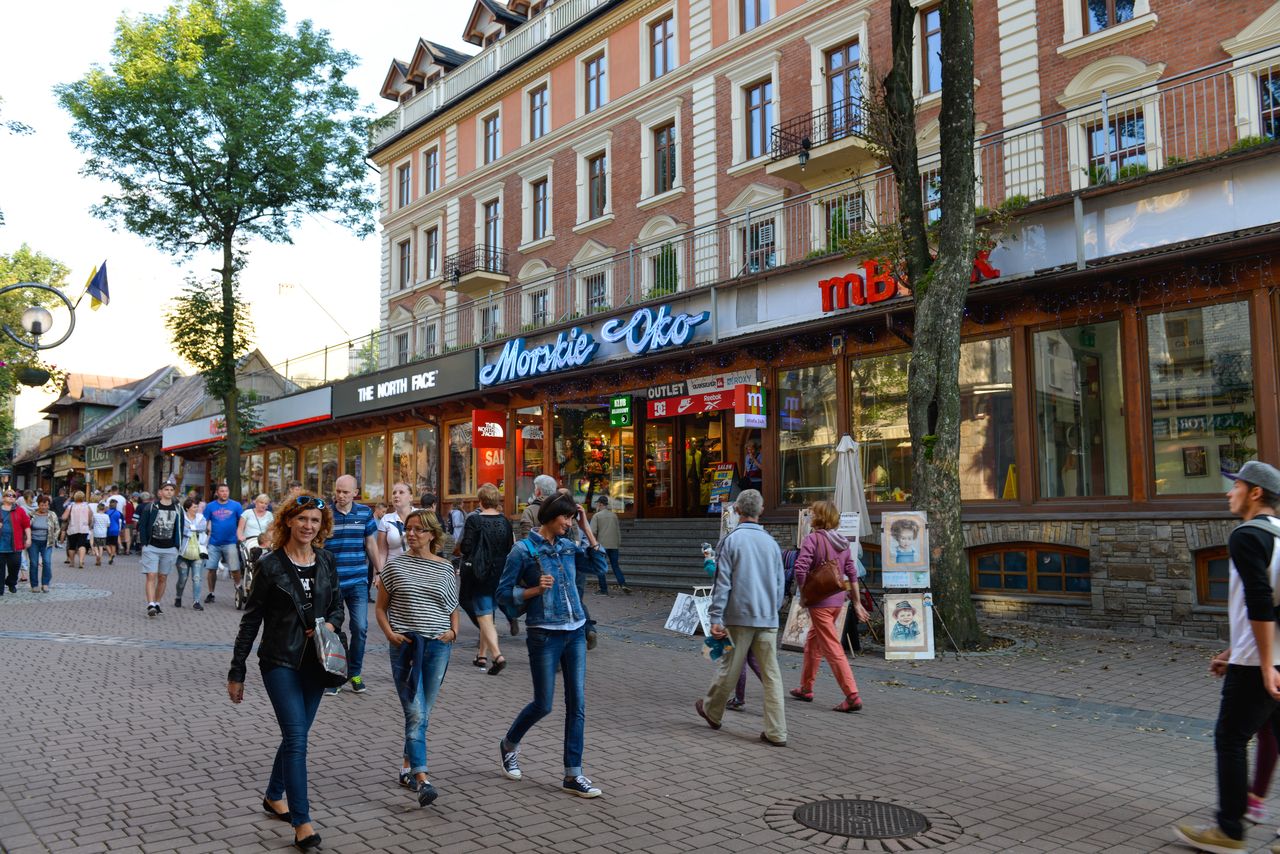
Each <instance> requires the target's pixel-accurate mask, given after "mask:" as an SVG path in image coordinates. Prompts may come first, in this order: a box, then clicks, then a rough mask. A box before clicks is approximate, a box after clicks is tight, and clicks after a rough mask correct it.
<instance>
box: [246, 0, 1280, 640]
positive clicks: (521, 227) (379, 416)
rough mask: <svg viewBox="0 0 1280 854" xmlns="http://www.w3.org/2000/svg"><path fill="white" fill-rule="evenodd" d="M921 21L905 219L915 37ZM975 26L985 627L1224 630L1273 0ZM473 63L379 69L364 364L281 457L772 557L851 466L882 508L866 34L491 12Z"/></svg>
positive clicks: (964, 373)
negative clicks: (689, 534)
mask: <svg viewBox="0 0 1280 854" xmlns="http://www.w3.org/2000/svg"><path fill="white" fill-rule="evenodd" d="M918 5H919V7H920V8H919V12H918V16H917V38H916V41H917V47H918V52H917V62H916V74H915V79H914V86H915V90H916V95H917V98H918V110H919V128H918V142H919V146H920V154H921V166H922V172H923V180H922V186H921V189H920V191H921V194H922V198H923V200H924V202H925V205H926V208H927V209H929V210H930V211H931V212H932V211H935V210H936V208H937V202H938V176H937V162H938V149H939V144H940V142H939V131H938V122H937V114H938V108H939V101H940V97H941V80H940V76H939V75H940V64H939V63H938V58H937V55H936V51H937V46H938V44H939V27H940V20H939V17H938V14H937V10H936V7H934V6H931V5H930V4H929V3H927V2H921V3H919V4H918ZM974 17H975V26H976V44H977V51H976V63H975V80H974V87H975V100H976V107H977V121H978V125H977V126H978V136H979V138H978V140H977V143H976V146H975V152H974V156H975V163H976V166H977V173H978V178H979V181H978V185H977V187H976V188H975V192H976V193H977V203H978V204H979V206H980V211H982V210H983V209H985V210H995V209H998V208H1004V209H1005V210H1009V211H1013V212H1014V217H1013V224H1012V226H1011V227H1010V228H1009V229H1008V231H1007V232H1006V233H1005V234H1003V235H1002V236H1001V239H1000V240H999V241H998V242H997V244H996V245H995V246H994V248H993V249H992V250H991V251H990V253H989V254H983V255H981V256H980V257H979V258H978V259H976V261H975V272H974V281H975V284H974V285H973V288H972V292H971V295H970V299H969V302H968V306H967V313H966V320H965V323H964V327H963V335H964V343H963V344H962V350H961V397H962V406H963V413H964V418H963V424H962V428H961V438H962V458H961V473H960V474H961V482H962V493H963V498H964V501H965V507H964V519H965V526H966V538H967V541H968V545H969V560H970V565H971V571H972V581H973V586H974V589H975V596H976V598H977V599H978V601H979V602H980V604H981V607H982V608H984V609H985V610H988V611H990V612H993V613H1000V614H1006V615H1015V616H1025V617H1030V618H1034V619H1040V620H1057V621H1062V622H1065V623H1070V624H1074V625H1094V626H1100V627H1132V628H1139V629H1140V628H1145V629H1149V630H1156V631H1159V632H1162V633H1167V634H1194V635H1210V634H1214V633H1216V632H1217V630H1218V626H1219V624H1220V623H1221V622H1222V621H1221V612H1222V607H1223V605H1224V603H1225V595H1226V593H1225V589H1226V562H1225V549H1224V544H1225V542H1226V536H1227V533H1228V531H1229V530H1230V527H1231V524H1232V523H1231V521H1230V519H1229V518H1228V516H1227V514H1226V513H1225V508H1224V502H1223V500H1222V496H1221V493H1222V491H1223V489H1224V479H1223V478H1222V477H1221V472H1222V471H1223V470H1228V471H1229V470H1231V469H1233V468H1235V467H1238V466H1239V465H1240V464H1241V463H1242V462H1243V460H1245V459H1248V458H1252V457H1255V456H1256V457H1259V458H1262V459H1267V460H1272V461H1274V460H1277V459H1280V420H1278V418H1277V410H1276V407H1275V406H1274V402H1275V400H1276V399H1277V396H1278V395H1280V366H1278V364H1277V358H1276V347H1275V340H1276V329H1277V326H1276V324H1277V322H1278V321H1280V318H1278V317H1277V311H1278V308H1280V307H1278V306H1277V305H1276V302H1275V294H1274V289H1275V282H1274V276H1273V272H1272V261H1271V258H1272V254H1273V253H1274V252H1275V251H1276V248H1277V245H1278V240H1277V231H1278V230H1280V225H1278V223H1277V219H1278V218H1277V216H1276V213H1275V206H1274V203H1273V199H1274V198H1275V194H1276V193H1277V192H1278V191H1280V169H1277V162H1278V161H1277V159H1276V153H1277V147H1276V145H1275V144H1274V141H1275V139H1276V138H1277V136H1278V135H1280V75H1278V74H1277V73H1276V69H1280V3H1272V2H1264V0H1240V2H1232V3H1225V2H1224V3H1216V2H1209V3H1205V2H1187V1H1186V0H1135V2H1134V3H1133V4H1118V3H1095V2H1089V1H1088V0H1084V2H1082V0H1052V1H1051V2H1041V3H1035V2H1032V0H980V2H978V3H975V10H974ZM466 35H467V38H468V40H470V41H472V42H473V43H474V44H476V45H477V47H479V48H480V51H479V53H477V54H475V55H473V56H470V57H464V56H461V55H459V54H457V53H456V52H454V51H449V50H447V49H444V48H441V47H440V46H438V45H435V44H434V43H432V42H430V41H427V40H425V39H423V40H420V41H419V42H418V44H417V46H416V48H415V50H414V52H413V54H412V59H411V60H409V61H405V62H401V61H397V62H395V63H393V65H392V68H391V70H390V72H389V73H388V77H387V80H386V84H385V86H384V92H383V94H384V95H386V96H387V97H388V98H391V99H393V100H395V101H396V107H395V109H394V110H393V112H391V113H390V114H388V115H387V116H386V117H385V118H384V119H383V120H382V121H381V122H379V123H378V125H377V126H376V127H375V129H374V132H373V136H372V140H371V150H370V158H371V159H372V160H373V162H375V163H376V164H377V167H378V170H379V173H380V176H381V185H380V191H381V195H382V204H383V209H382V218H381V225H382V234H383V253H382V282H381V306H382V330H381V331H380V333H379V334H378V336H377V337H376V340H375V341H373V342H368V343H369V346H368V349H367V350H366V351H364V352H368V353H370V354H373V356H374V359H373V361H374V363H375V364H373V365H369V366H368V367H375V366H376V367H377V368H379V369H380V370H378V371H376V372H373V373H370V374H368V375H364V376H354V377H350V378H347V379H343V380H341V381H339V382H336V383H332V384H326V385H325V387H326V388H329V389H330V393H331V409H330V413H329V418H328V419H327V420H324V421H323V422H321V423H319V424H318V425H317V424H311V425H309V426H304V427H302V428H299V429H294V430H291V432H290V433H289V441H288V444H289V446H290V447H292V448H294V449H295V451H296V455H297V456H296V459H297V466H298V471H299V474H300V476H301V477H302V478H303V480H304V483H305V484H306V485H307V486H308V487H309V488H313V489H321V490H324V491H327V490H328V489H329V488H330V486H331V484H332V479H333V478H334V477H336V476H337V474H339V473H341V472H349V473H352V474H356V475H357V476H358V478H359V479H360V480H361V482H362V488H363V490H364V494H365V497H366V498H367V499H370V500H380V499H382V498H383V497H384V496H385V495H386V493H387V492H388V491H389V484H390V483H393V482H395V481H398V480H404V481H407V482H409V483H410V484H411V485H414V486H415V488H417V489H418V490H420V491H431V492H434V493H437V494H439V495H441V496H443V497H444V498H445V499H446V500H455V499H456V500H462V501H464V502H466V501H470V500H471V499H472V497H473V496H474V494H475V491H476V488H477V487H478V485H479V484H481V483H483V482H486V481H492V482H495V483H498V484H500V485H501V486H502V488H503V491H504V495H505V499H506V503H507V510H508V511H509V512H512V513H515V512H518V511H519V510H520V509H521V508H522V507H523V505H524V502H526V501H527V500H528V497H529V492H530V485H531V481H532V478H533V477H534V476H535V475H537V474H540V473H544V472H545V473H549V474H552V475H555V476H556V477H558V478H559V479H560V480H561V482H563V483H564V484H565V485H567V486H570V487H571V488H572V489H573V490H574V492H575V494H577V496H578V497H579V498H580V499H581V500H586V501H589V500H591V499H593V498H594V497H595V496H598V495H606V496H608V497H609V498H610V500H611V501H612V503H613V504H614V506H615V507H616V509H618V510H619V511H620V513H622V514H623V515H624V516H627V517H631V518H633V519H635V520H636V524H641V523H647V524H661V523H662V522H661V520H664V519H670V518H673V517H696V516H704V515H706V514H707V512H708V508H709V506H710V505H712V504H713V503H714V501H713V499H714V498H715V496H716V495H717V494H718V493H717V484H721V485H723V484H724V483H726V482H727V483H730V484H732V485H734V486H738V487H740V486H745V485H752V486H758V487H759V488H761V489H762V491H763V493H764V495H765V498H766V503H767V508H766V516H767V518H768V519H769V520H770V522H771V523H776V524H777V525H779V526H780V527H779V528H777V530H778V531H779V535H780V537H783V538H785V537H786V536H787V534H786V533H785V531H786V529H785V528H784V527H782V526H783V525H785V524H787V523H792V524H793V523H794V520H795V518H796V515H795V514H796V512H797V510H798V509H799V508H800V507H802V506H804V505H805V504H806V502H809V501H811V500H813V499H815V498H819V497H824V496H827V495H830V493H831V491H832V488H833V480H834V464H833V460H834V448H835V445H836V443H837V441H838V440H839V438H840V436H841V435H842V434H844V433H849V434H850V435H852V436H853V437H854V438H855V439H857V440H858V441H859V442H860V443H862V446H863V448H862V458H863V465H864V470H863V475H864V480H865V484H866V490H867V498H868V502H869V505H870V507H871V512H872V515H873V517H878V515H879V513H880V512H882V511H885V510H891V509H898V508H902V507H904V506H906V505H907V504H908V503H909V501H910V498H911V495H910V488H911V485H910V453H911V449H910V441H909V436H908V431H907V426H906V373H907V365H908V360H909V351H910V347H909V342H910V340H911V326H912V310H911V298H910V292H909V288H908V287H907V286H905V284H904V283H902V282H900V281H898V280H897V279H895V278H894V277H893V276H891V275H889V274H888V272H887V271H886V269H885V267H884V265H883V264H882V263H880V262H879V261H878V260H877V259H872V258H859V257H850V256H849V254H848V252H847V247H848V238H849V237H850V235H851V234H853V233H855V232H857V231H859V230H862V229H865V228H867V227H868V226H869V225H871V224H873V223H877V222H888V221H892V220H893V218H894V217H895V216H896V213H897V201H896V199H897V192H896V188H895V186H894V184H893V179H892V175H891V174H890V172H889V171H888V170H887V169H886V168H885V167H884V166H883V165H882V163H881V162H880V161H879V160H878V159H877V158H876V157H875V153H874V146H873V145H872V144H871V143H870V142H869V141H868V140H867V139H866V138H865V133H866V127H867V124H866V121H867V119H866V112H865V105H864V104H863V100H862V97H861V94H862V92H863V91H864V90H865V89H866V87H867V84H866V82H865V81H866V80H867V79H868V76H869V75H871V74H874V73H877V72H878V73H881V74H882V73H883V72H884V70H885V69H887V67H888V65H889V62H890V56H889V19H888V4H887V3H885V2H883V0H875V2H848V0H840V2H831V0H675V2H669V1H668V2H662V1H661V0H557V2H553V3H533V4H528V3H525V4H520V3H514V2H513V3H510V4H508V5H507V6H501V5H500V4H497V3H496V2H491V0H481V2H478V3H477V5H476V7H475V11H474V13H473V15H472V17H471V19H470V20H469V22H468V29H467V34H466ZM932 215H934V214H933V213H931V216H932ZM299 364H303V362H299ZM267 441H268V442H270V438H269V437H268V438H267ZM653 520H656V521H653ZM868 546H869V549H868V551H869V554H870V556H871V557H872V558H873V560H874V558H875V556H876V543H875V540H874V538H873V540H872V542H870V543H868Z"/></svg>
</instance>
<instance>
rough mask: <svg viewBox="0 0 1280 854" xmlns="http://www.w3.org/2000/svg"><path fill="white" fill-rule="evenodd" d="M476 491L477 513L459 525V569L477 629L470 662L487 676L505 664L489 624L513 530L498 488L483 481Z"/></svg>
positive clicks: (495, 635)
mask: <svg viewBox="0 0 1280 854" xmlns="http://www.w3.org/2000/svg"><path fill="white" fill-rule="evenodd" d="M476 494H477V497H478V498H479V499H480V512H479V513H472V514H471V515H469V516H467V518H466V521H465V522H463V524H462V541H461V544H460V548H461V551H462V572H463V574H464V575H465V576H467V577H466V578H465V579H464V581H465V582H466V583H465V584H464V585H463V586H464V588H465V589H466V590H467V592H468V593H469V594H470V596H471V611H470V613H471V615H472V616H473V617H474V619H475V623H476V627H477V628H478V629H480V643H479V645H478V646H477V648H476V657H475V660H474V661H472V664H474V665H475V666H476V667H479V668H480V669H481V670H486V669H487V670H488V672H489V675H490V676H497V675H498V674H499V673H501V672H502V668H504V667H506V666H507V659H506V657H505V656H503V654H502V649H501V648H500V647H499V646H498V630H497V629H496V628H494V625H493V613H494V610H495V609H496V602H495V596H496V595H497V591H498V579H499V578H501V577H502V568H503V566H504V565H505V563H506V560H507V554H508V553H509V552H510V551H511V546H512V544H513V543H514V542H515V533H514V532H513V531H512V528H511V520H509V519H508V518H507V516H506V514H505V513H503V512H502V494H501V493H499V492H498V487H496V486H494V485H493V484H492V483H486V484H484V485H483V486H481V487H480V489H479V491H478V492H477V493H476ZM491 659H492V662H493V663H492V664H490V663H489V661H490V660H491Z"/></svg>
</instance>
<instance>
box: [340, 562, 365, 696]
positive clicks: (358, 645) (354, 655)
mask: <svg viewBox="0 0 1280 854" xmlns="http://www.w3.org/2000/svg"><path fill="white" fill-rule="evenodd" d="M342 601H343V602H345V603H346V606H347V617H348V619H349V622H348V625H349V626H350V628H351V643H350V644H349V645H348V646H347V673H348V675H350V676H351V678H352V679H354V678H355V677H357V676H359V675H360V673H361V672H362V671H361V669H360V668H361V665H363V664H364V642H365V636H366V635H368V634H369V583H368V582H366V581H364V580H363V579H361V580H360V581H357V582H355V583H354V584H344V585H342Z"/></svg>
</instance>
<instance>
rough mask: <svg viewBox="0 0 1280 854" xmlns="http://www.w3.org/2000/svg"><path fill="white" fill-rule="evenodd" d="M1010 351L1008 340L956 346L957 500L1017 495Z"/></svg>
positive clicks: (1011, 349)
mask: <svg viewBox="0 0 1280 854" xmlns="http://www.w3.org/2000/svg"><path fill="white" fill-rule="evenodd" d="M1014 446H1015V442H1014V438H1013V347H1012V342H1011V341H1010V339H1008V338H992V339H988V340H986V341H968V342H966V343H964V344H961V345H960V497H961V498H963V499H964V500H966V501H983V500H993V499H1003V500H1013V499H1016V498H1017V497H1018V478H1017V474H1016V470H1015V468H1014V461H1015V460H1014Z"/></svg>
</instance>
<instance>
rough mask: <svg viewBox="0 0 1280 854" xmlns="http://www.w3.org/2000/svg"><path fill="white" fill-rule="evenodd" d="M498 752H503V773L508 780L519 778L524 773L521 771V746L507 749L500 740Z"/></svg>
mask: <svg viewBox="0 0 1280 854" xmlns="http://www.w3.org/2000/svg"><path fill="white" fill-rule="evenodd" d="M498 752H499V753H501V754H502V773H503V774H506V775H507V779H508V780H519V779H520V778H521V777H523V776H524V774H523V773H522V772H521V771H520V748H519V747H517V748H516V749H515V750H507V749H506V748H505V747H503V746H502V742H498Z"/></svg>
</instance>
